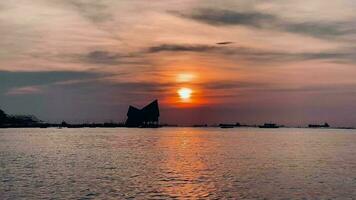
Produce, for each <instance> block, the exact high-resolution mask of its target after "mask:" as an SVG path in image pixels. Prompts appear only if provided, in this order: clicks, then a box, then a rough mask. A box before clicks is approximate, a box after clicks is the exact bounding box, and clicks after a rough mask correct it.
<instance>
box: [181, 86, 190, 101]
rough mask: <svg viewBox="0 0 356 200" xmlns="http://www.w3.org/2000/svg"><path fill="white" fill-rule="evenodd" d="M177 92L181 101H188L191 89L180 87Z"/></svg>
mask: <svg viewBox="0 0 356 200" xmlns="http://www.w3.org/2000/svg"><path fill="white" fill-rule="evenodd" d="M177 92H178V95H179V98H180V99H181V100H182V101H188V100H190V98H191V96H192V93H193V90H192V89H190V88H180V89H179V90H178V91H177Z"/></svg>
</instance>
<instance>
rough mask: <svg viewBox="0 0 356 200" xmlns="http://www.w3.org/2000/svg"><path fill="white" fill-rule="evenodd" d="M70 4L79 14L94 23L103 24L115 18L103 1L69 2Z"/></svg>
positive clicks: (74, 0)
mask: <svg viewBox="0 0 356 200" xmlns="http://www.w3.org/2000/svg"><path fill="white" fill-rule="evenodd" d="M68 3H70V5H72V6H73V7H74V8H75V9H76V10H77V11H78V13H79V14H81V15H82V16H83V17H85V18H86V19H88V20H90V21H91V22H93V23H101V22H105V21H109V20H111V19H112V18H113V16H112V14H111V13H110V12H108V10H107V9H108V7H107V5H106V4H104V3H103V2H102V1H99V0H98V1H92V0H86V1H80V0H79V1H78V0H69V1H68Z"/></svg>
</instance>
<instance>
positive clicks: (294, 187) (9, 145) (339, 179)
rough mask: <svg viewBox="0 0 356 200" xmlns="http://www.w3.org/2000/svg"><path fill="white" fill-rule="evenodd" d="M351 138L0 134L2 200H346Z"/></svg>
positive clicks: (264, 132) (157, 132)
mask: <svg viewBox="0 0 356 200" xmlns="http://www.w3.org/2000/svg"><path fill="white" fill-rule="evenodd" d="M355 188H356V131H355V130H334V129H286V128H283V129H282V128H281V129H271V130H268V129H253V128H251V129H248V128H246V129H245V128H241V129H240V128H235V129H219V128H160V129H125V128H117V129H0V199H51V198H52V199H241V198H245V199H285V198H288V199H290V198H295V199H302V198H306V199H335V198H338V199H340V198H341V199H352V198H353V197H356V190H355Z"/></svg>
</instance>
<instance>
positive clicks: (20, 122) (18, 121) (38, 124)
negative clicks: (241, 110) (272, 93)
mask: <svg viewBox="0 0 356 200" xmlns="http://www.w3.org/2000/svg"><path fill="white" fill-rule="evenodd" d="M129 110H130V109H129ZM131 110H132V108H131ZM130 112H132V111H130ZM131 114H132V113H131ZM131 117H132V116H131ZM119 127H137V128H159V127H192V128H208V127H220V128H239V127H240V128H243V127H252V128H253V127H254V128H280V127H284V128H338V129H354V127H332V126H330V125H329V124H328V123H324V124H309V125H307V126H304V127H303V126H300V127H292V126H290V127H286V126H283V125H277V124H273V123H265V124H263V125H250V124H241V123H239V122H237V123H234V124H226V123H220V124H212V125H208V124H195V125H192V126H180V125H177V124H164V123H163V124H159V123H158V119H157V121H155V124H154V126H152V125H145V126H141V125H136V126H133V125H132V124H130V125H128V124H127V123H124V122H105V123H79V124H70V123H67V122H65V121H63V122H61V123H48V122H44V121H42V120H40V119H38V118H37V117H36V116H34V115H9V114H6V113H5V112H4V111H3V110H1V109H0V128H119Z"/></svg>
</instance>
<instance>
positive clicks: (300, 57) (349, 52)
mask: <svg viewBox="0 0 356 200" xmlns="http://www.w3.org/2000/svg"><path fill="white" fill-rule="evenodd" d="M224 43H229V42H224ZM185 51H189V52H198V53H215V54H222V55H224V56H229V57H230V58H235V59H238V60H239V61H246V62H252V63H264V64H268V63H277V62H295V61H305V60H327V61H330V62H335V63H353V64H356V49H353V48H349V49H335V50H329V51H322V52H297V53H293V52H286V51H275V50H264V49H256V48H249V47H229V46H225V45H217V46H212V45H203V44H195V45H186V44H161V45H158V46H153V47H149V48H148V50H146V51H144V52H146V53H147V52H148V53H158V52H185ZM101 56H103V55H101ZM101 56H100V57H101ZM106 56H107V55H105V57H106ZM108 57H109V56H108Z"/></svg>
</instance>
